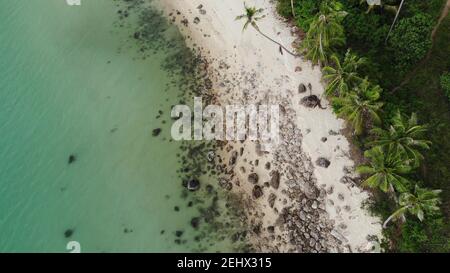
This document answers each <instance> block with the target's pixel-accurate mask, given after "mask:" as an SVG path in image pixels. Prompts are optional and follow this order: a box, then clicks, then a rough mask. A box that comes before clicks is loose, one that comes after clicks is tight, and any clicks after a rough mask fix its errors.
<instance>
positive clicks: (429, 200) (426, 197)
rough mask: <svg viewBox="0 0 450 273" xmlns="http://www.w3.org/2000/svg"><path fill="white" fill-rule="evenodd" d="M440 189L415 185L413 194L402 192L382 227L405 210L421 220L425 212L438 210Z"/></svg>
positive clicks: (402, 214) (400, 215)
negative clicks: (397, 206)
mask: <svg viewBox="0 0 450 273" xmlns="http://www.w3.org/2000/svg"><path fill="white" fill-rule="evenodd" d="M440 193H441V190H429V189H423V188H420V187H419V186H417V185H416V186H415V189H414V194H412V193H409V192H404V193H402V194H401V195H400V199H399V205H400V208H399V209H397V210H396V211H395V212H394V213H393V214H392V215H391V216H389V217H388V218H387V219H386V221H384V223H383V228H386V226H387V224H388V223H389V222H390V221H391V220H392V219H394V218H400V217H404V215H405V213H406V212H409V213H411V214H413V215H415V216H417V218H419V220H420V221H421V222H422V221H423V219H424V218H425V213H433V212H435V211H438V210H439V204H440V203H441V201H440V200H439V194H440Z"/></svg>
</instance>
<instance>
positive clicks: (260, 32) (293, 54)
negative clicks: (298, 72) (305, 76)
mask: <svg viewBox="0 0 450 273" xmlns="http://www.w3.org/2000/svg"><path fill="white" fill-rule="evenodd" d="M253 27H254V26H253ZM254 28H255V29H256V31H258V33H259V34H261V35H262V36H264V37H265V38H267V39H268V40H270V41H271V42H273V43H275V44H277V45H279V46H280V47H281V48H282V49H284V50H285V51H286V52H287V53H289V54H291V55H292V56H294V57H298V56H299V55H297V54H295V53H293V52H291V51H290V50H289V49H287V48H286V47H284V45H282V44H281V43H279V42H277V41H275V40H274V39H272V38H270V37H269V36H267V35H266V34H264V33H263V32H262V31H261V30H259V28H257V27H254Z"/></svg>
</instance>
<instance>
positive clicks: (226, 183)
mask: <svg viewBox="0 0 450 273" xmlns="http://www.w3.org/2000/svg"><path fill="white" fill-rule="evenodd" d="M219 186H220V187H221V188H224V189H226V190H227V191H230V190H231V189H232V188H233V184H232V183H231V182H229V181H228V180H227V179H225V178H223V177H221V178H219Z"/></svg>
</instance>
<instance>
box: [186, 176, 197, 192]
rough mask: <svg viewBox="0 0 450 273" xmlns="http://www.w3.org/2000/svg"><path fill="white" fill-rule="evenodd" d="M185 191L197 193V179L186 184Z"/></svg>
mask: <svg viewBox="0 0 450 273" xmlns="http://www.w3.org/2000/svg"><path fill="white" fill-rule="evenodd" d="M187 189H188V190H190V191H197V190H198V189H200V181H198V180H197V179H191V180H189V181H188V182H187Z"/></svg>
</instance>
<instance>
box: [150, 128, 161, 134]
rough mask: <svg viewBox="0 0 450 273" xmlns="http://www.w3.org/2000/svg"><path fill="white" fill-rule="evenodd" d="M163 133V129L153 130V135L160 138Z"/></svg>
mask: <svg viewBox="0 0 450 273" xmlns="http://www.w3.org/2000/svg"><path fill="white" fill-rule="evenodd" d="M161 131H162V130H161V128H156V129H153V132H152V135H153V136H159V134H161Z"/></svg>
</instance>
